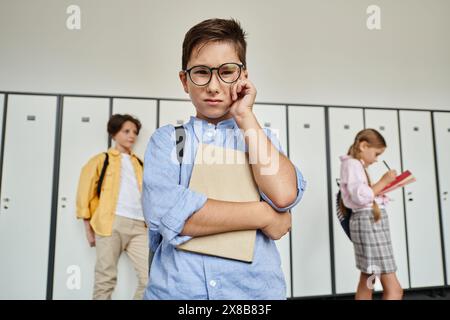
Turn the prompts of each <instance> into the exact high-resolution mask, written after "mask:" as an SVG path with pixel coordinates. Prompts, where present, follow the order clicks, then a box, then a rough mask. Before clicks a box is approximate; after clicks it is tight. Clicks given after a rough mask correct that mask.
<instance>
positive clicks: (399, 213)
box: [364, 109, 409, 289]
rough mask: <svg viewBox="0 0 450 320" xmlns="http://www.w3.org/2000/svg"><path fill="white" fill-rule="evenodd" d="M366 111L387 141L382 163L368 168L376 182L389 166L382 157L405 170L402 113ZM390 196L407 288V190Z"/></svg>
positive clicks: (368, 121)
mask: <svg viewBox="0 0 450 320" xmlns="http://www.w3.org/2000/svg"><path fill="white" fill-rule="evenodd" d="M364 112H365V120H366V121H365V122H366V123H365V124H366V128H373V129H375V130H377V131H378V132H380V133H381V134H382V135H383V137H384V138H385V140H386V144H387V148H386V150H385V152H384V153H383V154H382V155H381V156H380V157H379V159H378V160H379V161H378V163H374V164H372V165H371V166H370V167H369V170H368V171H369V174H370V176H371V180H372V183H376V182H377V181H378V180H379V179H380V178H381V177H382V176H383V174H384V173H385V172H386V171H387V170H388V169H387V168H386V166H385V165H384V163H383V161H382V160H384V161H386V163H387V164H388V165H389V167H390V168H391V169H395V170H397V174H400V173H401V158H400V137H399V128H398V116H397V111H396V110H374V109H366V110H365V111H364ZM387 196H388V197H389V198H390V202H389V204H388V205H387V207H386V212H387V213H388V216H389V224H390V227H391V237H392V246H393V250H394V256H395V261H396V263H397V268H398V269H397V277H398V279H399V281H400V284H401V285H402V287H403V288H409V276H408V254H407V248H406V229H405V210H404V206H403V191H402V190H401V189H397V190H395V191H392V192H390V193H388V194H387ZM375 288H376V289H379V288H380V283H379V281H377V286H376V287H375Z"/></svg>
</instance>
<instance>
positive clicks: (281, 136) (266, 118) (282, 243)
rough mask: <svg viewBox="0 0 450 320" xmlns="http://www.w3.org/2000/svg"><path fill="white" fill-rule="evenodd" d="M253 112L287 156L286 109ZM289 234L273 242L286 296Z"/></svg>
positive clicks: (276, 107)
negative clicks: (274, 136) (270, 131)
mask: <svg viewBox="0 0 450 320" xmlns="http://www.w3.org/2000/svg"><path fill="white" fill-rule="evenodd" d="M253 112H254V114H255V116H256V118H257V119H258V122H259V124H260V125H261V127H263V128H268V129H270V130H272V132H273V133H274V134H275V135H276V136H277V138H278V140H279V141H280V144H281V147H282V149H283V150H284V152H285V154H286V155H287V152H288V150H287V128H286V107H285V106H280V105H254V106H253ZM289 237H290V234H287V235H285V236H284V237H282V238H281V239H280V240H277V241H275V243H276V245H277V248H278V251H279V252H280V257H281V268H282V269H283V273H284V277H285V280H286V294H287V296H288V297H290V296H291V254H290V253H291V252H290V239H289Z"/></svg>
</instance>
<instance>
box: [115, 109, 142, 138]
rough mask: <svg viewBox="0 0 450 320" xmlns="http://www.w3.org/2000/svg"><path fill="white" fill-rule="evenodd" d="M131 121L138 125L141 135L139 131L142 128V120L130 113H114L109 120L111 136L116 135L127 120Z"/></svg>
mask: <svg viewBox="0 0 450 320" xmlns="http://www.w3.org/2000/svg"><path fill="white" fill-rule="evenodd" d="M127 121H130V122H133V123H134V124H135V125H136V129H137V135H139V131H140V130H141V122H140V121H139V119H137V118H134V117H133V116H130V115H129V114H114V115H112V116H111V118H110V119H109V121H108V133H109V135H110V136H111V137H114V136H115V135H116V133H117V132H119V131H120V129H122V126H123V124H124V123H125V122H127Z"/></svg>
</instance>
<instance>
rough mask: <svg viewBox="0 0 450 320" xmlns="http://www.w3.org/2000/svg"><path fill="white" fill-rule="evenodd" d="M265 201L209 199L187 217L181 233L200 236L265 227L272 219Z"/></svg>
mask: <svg viewBox="0 0 450 320" xmlns="http://www.w3.org/2000/svg"><path fill="white" fill-rule="evenodd" d="M267 206H268V205H267V204H266V203H264V202H229V201H219V200H214V199H208V200H207V201H206V203H205V205H204V206H203V207H202V208H201V209H200V210H198V211H197V212H196V213H194V214H193V215H192V216H190V217H189V219H187V221H186V223H185V224H184V227H183V230H182V231H181V235H186V236H191V237H199V236H206V235H211V234H217V233H223V232H228V231H238V230H256V229H262V228H264V227H265V226H266V225H267V224H268V223H269V219H270V215H269V214H270V212H269V211H268V207H267Z"/></svg>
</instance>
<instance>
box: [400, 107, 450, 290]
mask: <svg viewBox="0 0 450 320" xmlns="http://www.w3.org/2000/svg"><path fill="white" fill-rule="evenodd" d="M400 130H401V144H402V146H401V150H402V161H403V169H405V170H410V171H411V172H412V174H413V175H414V176H415V177H416V179H417V181H416V182H415V183H412V184H409V185H407V186H405V188H404V192H405V200H406V201H405V203H406V207H405V210H406V224H407V232H408V251H409V267H410V278H411V287H412V288H418V287H431V286H439V285H443V284H444V270H443V260H442V259H443V257H442V251H441V234H440V227H439V212H438V205H437V190H436V171H435V161H434V160H435V159H434V150H433V137H432V128H431V114H430V112H426V111H400Z"/></svg>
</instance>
